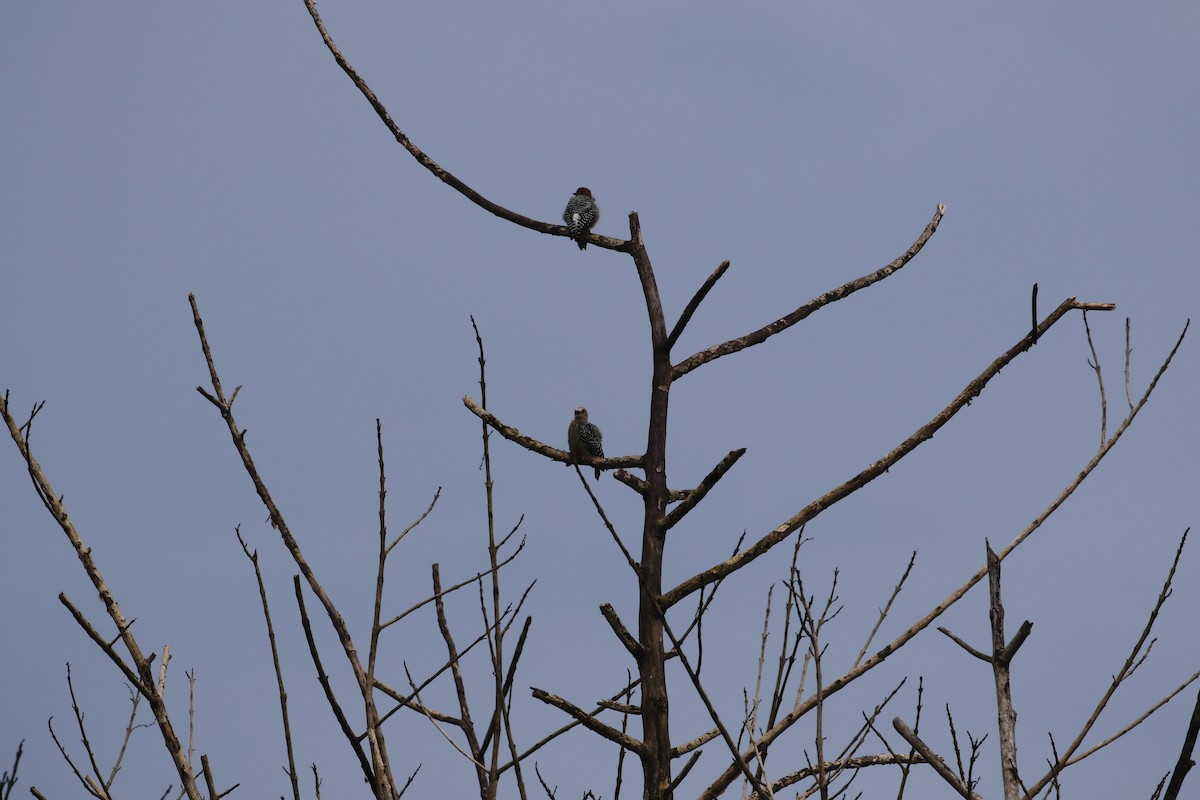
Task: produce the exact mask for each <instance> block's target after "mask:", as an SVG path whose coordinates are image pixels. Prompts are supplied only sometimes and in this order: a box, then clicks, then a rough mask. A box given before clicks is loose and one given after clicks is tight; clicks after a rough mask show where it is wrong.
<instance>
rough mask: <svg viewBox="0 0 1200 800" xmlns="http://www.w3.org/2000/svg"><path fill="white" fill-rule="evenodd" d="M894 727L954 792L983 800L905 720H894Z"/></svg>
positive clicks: (974, 799) (969, 799)
mask: <svg viewBox="0 0 1200 800" xmlns="http://www.w3.org/2000/svg"><path fill="white" fill-rule="evenodd" d="M892 727H894V728H895V729H896V732H897V733H899V734H900V735H901V736H903V737H904V741H906V742H908V743H909V744H910V745H912V748H913V749H914V750H916V751H917V752H918V753H920V754H921V757H922V758H924V759H925V762H926V763H927V764H929V766H931V767H933V771H934V772H936V773H937V774H938V775H940V776H941V777H942V780H944V781H945V782H946V783H948V784H950V786H952V787H953V788H954V791H956V792H958V793H959V794H961V795H962V796H963V797H965V798H967V800H981V798H980V797H979V795H977V794H975V793H974V792H972V791H971V790H970V788H968V787H967V785H966V784H965V783H963V781H962V779H961V778H959V777H958V776H957V775H955V774H954V772H953V770H951V769H950V768H949V767H948V766H946V762H945V761H943V760H942V757H941V756H939V755H938V754H937V753H935V752H933V750H932V749H931V748H930V747H929V745H927V744H925V742H924V741H922V740H921V737H919V736H917V734H915V733H913V730H912V728H910V727H908V726H907V725H905V724H904V720H902V719H900V718H899V717H896V718H895V719H894V720H892Z"/></svg>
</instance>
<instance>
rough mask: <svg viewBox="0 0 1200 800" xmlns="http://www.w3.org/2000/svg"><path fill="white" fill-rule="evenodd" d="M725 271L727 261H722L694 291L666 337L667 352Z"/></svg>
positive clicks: (727, 265) (727, 264)
mask: <svg viewBox="0 0 1200 800" xmlns="http://www.w3.org/2000/svg"><path fill="white" fill-rule="evenodd" d="M727 269H729V261H722V262H721V263H720V264H718V265H717V268H716V269H714V270H713V271H712V274H711V275H709V276H708V277H707V278H705V280H704V283H703V284H702V285H701V286H700V288H699V289H697V290H696V294H694V295H692V299H691V300H689V301H688V304H687V306H686V307H685V308H684V309H683V313H682V314H680V315H679V321H678V322H676V323H675V327H674V328H672V329H671V333H670V335H669V336H667V349H668V350H670V349H671V348H672V347H674V346H675V342H677V341H679V337H680V335H682V334H683V329H684V328H686V327H687V324H688V323H689V322H691V320H692V315H693V314H695V313H696V309H697V308H699V307H700V304H701V303H702V302H704V298H705V297H707V296H708V293H709V292H710V291H712V288H713V287H714V286H716V285H717V281H719V280H721V276H722V275H724V274H725V270H727Z"/></svg>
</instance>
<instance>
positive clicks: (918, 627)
mask: <svg viewBox="0 0 1200 800" xmlns="http://www.w3.org/2000/svg"><path fill="white" fill-rule="evenodd" d="M1083 305H1087V306H1088V307H1089V308H1090V307H1092V306H1093V305H1095V304H1076V307H1080V306H1083ZM1060 309H1061V307H1060ZM1047 321H1049V320H1047ZM1045 325H1046V323H1043V326H1045ZM1187 330H1188V326H1187V325H1185V326H1184V329H1183V331H1182V332H1181V333H1180V335H1179V338H1178V339H1177V340H1176V341H1175V345H1174V347H1172V348H1171V351H1170V353H1168V354H1167V356H1166V358H1165V359H1164V360H1163V362H1162V364H1161V365H1159V368H1158V371H1157V372H1156V373H1155V375H1154V377H1153V378H1152V379H1151V381H1150V383H1149V385H1148V386H1147V387H1146V391H1145V393H1144V394H1143V395H1142V397H1141V399H1140V400H1139V401H1138V403H1137V405H1135V406H1134V408H1133V410H1132V411H1131V412H1130V413H1129V415H1128V416H1127V417H1126V418H1125V420H1124V421H1123V422H1122V423H1121V424H1120V425H1119V426H1117V429H1116V430H1115V431H1114V432H1113V435H1112V436H1111V437H1110V438H1109V440H1108V442H1107V443H1106V444H1105V446H1104V447H1103V448H1102V449H1101V450H1100V451H1099V452H1097V453H1096V454H1095V455H1094V456H1092V458H1091V460H1090V461H1088V463H1087V464H1085V465H1084V466H1083V469H1082V470H1081V471H1080V472H1079V474H1078V475H1076V476H1075V478H1074V479H1073V480H1072V481H1071V482H1070V483H1068V484H1067V486H1066V487H1065V488H1064V489H1063V490H1062V491H1061V492H1060V493H1059V495H1058V496H1057V497H1056V498H1055V499H1054V500H1053V501H1052V502H1051V503H1050V505H1048V506H1047V507H1046V508H1045V509H1043V511H1042V512H1041V513H1040V514H1039V515H1038V516H1037V517H1036V518H1035V519H1034V520H1033V522H1031V523H1030V524H1029V525H1028V526H1026V528H1025V529H1024V530H1023V531H1021V533H1019V534H1018V535H1017V536H1016V538H1015V539H1013V540H1012V541H1011V542H1009V544H1008V546H1006V547H1005V548H1004V549H1003V550H1001V551H1000V552H999V553H998V554H997V555H998V556H999V558H1000V560H1001V561H1003V560H1004V559H1005V558H1006V557H1008V555H1009V554H1010V553H1012V551H1013V550H1015V549H1017V547H1019V546H1020V545H1021V544H1022V543H1023V542H1024V541H1025V540H1026V539H1028V538H1029V537H1030V536H1032V535H1033V533H1034V532H1035V531H1037V530H1038V529H1039V528H1040V527H1041V526H1042V524H1043V523H1044V522H1045V521H1046V520H1047V519H1049V518H1050V515H1052V514H1053V513H1054V512H1055V511H1057V510H1058V508H1059V507H1060V506H1062V504H1063V503H1065V502H1066V501H1067V498H1069V497H1070V496H1071V495H1072V494H1073V493H1074V492H1075V490H1076V489H1078V488H1079V486H1080V485H1081V484H1082V483H1083V482H1084V481H1085V480H1086V479H1087V477H1088V476H1089V475H1091V474H1092V471H1093V470H1094V469H1095V468H1096V467H1097V466H1099V464H1100V462H1101V461H1102V460H1103V459H1104V457H1105V456H1106V455H1107V454H1108V453H1109V451H1111V450H1112V448H1113V447H1114V446H1115V445H1116V443H1117V442H1118V441H1120V439H1121V437H1122V436H1124V434H1125V431H1126V430H1128V429H1129V426H1130V425H1132V424H1133V420H1134V419H1136V417H1137V415H1138V413H1139V412H1140V411H1141V410H1142V408H1144V407H1145V405H1146V403H1147V402H1148V401H1149V400H1150V396H1151V395H1152V394H1153V393H1154V389H1155V388H1156V387H1157V386H1158V381H1159V380H1160V379H1161V378H1162V376H1163V374H1164V373H1165V372H1166V371H1167V369H1168V368H1169V367H1170V365H1171V361H1172V360H1173V359H1174V357H1175V354H1176V353H1177V352H1178V351H1179V347H1180V345H1181V344H1183V339H1184V337H1185V336H1186V335H1187ZM985 575H987V567H986V566H985V567H983V568H981V569H979V570H978V571H977V572H976V573H975V574H974V575H972V576H971V577H970V578H969V579H967V581H966V582H965V583H963V584H962V585H961V586H959V587H958V588H957V589H955V590H954V591H952V592H951V593H950V594H949V595H948V596H947V597H946V598H945V599H944V600H942V601H941V602H940V603H938V604H937V605H936V606H934V608H933V609H932V610H931V611H929V613H927V614H926V615H925V616H924V617H922V618H921V619H919V620H917V621H916V622H914V623H913V624H912V625H911V626H910V627H909V628H908V629H907V630H905V631H904V632H902V633H901V634H900V635H899V636H897V637H896V638H895V639H893V640H892V641H891V642H890V643H889V644H887V645H885V646H884V647H883V648H882V649H880V650H879V651H877V652H876V653H875V654H874V655H872V656H871V657H869V658H868V659H867V660H866V661H864V662H862V663H861V664H859V665H858V666H856V667H854V668H852V669H850V670H849V671H847V672H846V673H845V674H844V675H842V676H841V677H840V678H837V679H835V680H833V681H831V682H830V683H829V685H828V686H826V687H825V697H826V698H828V697H830V696H832V695H833V694H835V693H836V692H838V691H840V690H841V689H843V688H845V687H846V686H848V685H850V684H851V683H853V682H854V681H855V680H857V679H858V678H860V677H862V676H863V675H865V674H866V673H868V672H870V671H871V670H872V669H874V668H875V667H877V666H879V665H880V664H882V663H883V662H884V661H885V660H887V658H888V657H889V656H891V654H892V653H895V652H896V651H897V650H899V649H900V648H902V647H903V646H904V645H906V644H907V643H908V642H909V641H911V640H912V638H913V637H914V636H916V635H917V634H918V633H920V632H921V631H922V630H924V629H925V628H927V627H928V626H929V625H930V624H932V623H933V621H934V620H936V619H937V618H938V617H940V616H941V615H942V614H944V613H945V612H946V610H947V609H948V608H950V607H951V606H952V605H954V604H955V603H957V602H958V601H959V600H960V599H962V597H963V596H964V595H965V594H966V593H967V592H968V591H970V589H971V588H972V587H974V586H975V585H976V584H977V583H978V582H979V581H980V580H982V579H983V577H984V576H985ZM815 705H816V699H815V698H814V697H811V696H810V697H808V698H806V699H805V700H803V701H798V702H797V703H796V705H795V707H794V708H793V709H792V711H790V712H789V713H788V714H786V715H784V716H783V717H782V718H781V719H780V720H779V722H778V723H776V724H775V725H773V726H772V727H771V728H770V729H768V730H767V731H766V732H765V733H764V734H763V735H762V736H760V737H759V745H760V746H762V745H764V744H766V745H769V744H770V743H771V742H772V741H774V740H775V739H776V738H778V737H779V736H781V735H782V734H783V733H784V732H785V731H787V730H788V729H789V728H790V727H791V726H792V725H794V724H795V723H796V722H797V721H798V720H799V719H800V718H801V717H803V716H804V715H805V714H807V713H808V712H809V711H811V710H812V708H813V707H814V706H815ZM739 774H740V770H739V769H738V767H737V765H733V764H731V765H730V766H728V767H726V768H725V770H724V771H723V772H722V773H721V774H720V776H718V777H717V778H716V779H715V780H714V781H713V782H712V783H711V784H709V786H708V788H706V789H705V790H704V791H703V792H702V793H701V794H700V795H699V797H700V798H701V800H715V798H716V797H717V796H719V795H720V794H721V793H722V792H723V791H724V790H725V788H726V787H728V786H729V784H730V783H731V782H732V781H733V780H734V779H735V778H736V777H737V776H738V775H739ZM1035 793H1036V792H1035Z"/></svg>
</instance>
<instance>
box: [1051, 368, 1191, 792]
mask: <svg viewBox="0 0 1200 800" xmlns="http://www.w3.org/2000/svg"><path fill="white" fill-rule="evenodd" d="M1176 346H1177V347H1178V345H1176ZM1160 374H1161V373H1160ZM1142 402H1145V399H1144V398H1143V400H1142ZM1138 405H1139V407H1140V406H1141V403H1139V404H1138ZM1190 530H1191V529H1190V528H1189V529H1188V530H1185V531H1184V532H1183V536H1181V537H1180V539H1179V546H1178V547H1177V548H1176V550H1175V558H1174V559H1173V560H1172V561H1171V568H1170V569H1169V570H1168V571H1167V577H1166V579H1165V580H1164V581H1163V586H1162V590H1161V591H1160V592H1159V594H1158V598H1157V599H1156V600H1155V603H1154V607H1153V608H1152V609H1151V610H1150V616H1149V619H1147V620H1146V625H1145V627H1143V628H1142V633H1141V635H1140V636H1138V639H1137V641H1136V642H1134V645H1133V647H1132V648H1130V651H1129V656H1128V657H1127V658H1126V659H1125V663H1124V664H1122V665H1121V669H1120V670H1118V671H1117V673H1116V674H1115V675H1113V677H1112V681H1111V682H1110V683H1109V686H1108V689H1107V690H1106V691H1105V692H1104V694H1103V696H1101V698H1100V700H1099V701H1097V703H1096V706H1095V708H1094V709H1093V710H1092V713H1091V716H1089V717H1088V719H1087V721H1086V722H1085V723H1084V724H1083V727H1082V728H1081V729H1080V730H1079V733H1078V735H1076V737H1075V739H1074V740H1073V741H1072V742H1071V744H1070V745H1068V746H1067V749H1066V750H1064V751H1063V754H1062V757H1061V758H1060V759H1059V761H1058V762H1057V763H1056V764H1054V765H1053V766H1052V767H1051V768H1050V770H1049V772H1047V773H1046V775H1045V776H1044V777H1042V778H1041V779H1040V780H1038V781H1037V782H1036V783H1035V784H1034V785H1033V786H1032V787H1031V789H1030V793H1031V794H1037V793H1038V792H1040V791H1041V790H1042V789H1044V788H1045V787H1046V785H1047V784H1048V783H1049V782H1050V781H1051V780H1053V779H1054V778H1055V777H1056V776H1057V775H1058V774H1059V773H1060V772H1062V771H1063V770H1064V769H1066V768H1067V767H1069V766H1071V765H1072V764H1077V763H1079V762H1080V761H1082V760H1083V759H1085V758H1087V757H1088V756H1090V755H1091V754H1092V753H1095V752H1096V751H1097V750H1099V749H1101V748H1102V747H1105V746H1106V745H1108V744H1110V743H1111V742H1113V741H1115V740H1116V739H1118V738H1120V737H1121V736H1123V735H1124V734H1125V733H1127V732H1128V731H1130V730H1132V729H1133V728H1134V727H1136V726H1137V725H1139V724H1140V723H1141V722H1142V721H1143V720H1145V719H1147V718H1148V717H1149V716H1150V714H1152V713H1153V712H1154V711H1155V710H1157V709H1158V708H1160V707H1161V706H1163V705H1164V704H1165V703H1166V702H1167V701H1168V700H1170V699H1171V697H1174V696H1175V695H1176V694H1178V693H1179V692H1181V691H1183V689H1184V688H1185V687H1186V686H1187V685H1188V684H1190V683H1191V682H1192V681H1194V680H1196V679H1197V678H1198V677H1200V672H1197V673H1195V674H1194V675H1192V677H1191V678H1189V679H1188V680H1187V681H1185V682H1184V683H1183V684H1182V685H1181V686H1180V687H1179V688H1177V689H1176V690H1175V691H1174V692H1172V693H1171V694H1170V695H1168V696H1167V697H1166V698H1164V699H1163V700H1161V701H1160V702H1159V703H1158V704H1157V705H1155V706H1154V707H1153V708H1151V709H1150V710H1149V711H1147V712H1146V713H1145V714H1143V715H1142V716H1141V717H1139V718H1138V719H1137V720H1135V721H1134V722H1133V723H1132V724H1131V725H1129V726H1127V727H1126V728H1124V729H1123V730H1121V731H1120V732H1118V733H1117V734H1116V735H1115V736H1112V737H1110V738H1109V739H1107V740H1105V741H1103V742H1101V743H1100V744H1098V745H1096V746H1095V747H1093V748H1091V749H1090V750H1088V751H1086V752H1084V753H1081V754H1079V755H1078V756H1076V755H1075V753H1076V751H1078V750H1079V748H1080V747H1081V746H1082V745H1083V740H1084V739H1085V738H1086V737H1087V735H1088V733H1090V732H1091V730H1092V727H1093V726H1095V724H1096V722H1097V720H1099V718H1100V714H1101V713H1103V711H1104V709H1105V708H1106V707H1107V706H1108V703H1109V701H1110V700H1111V699H1112V697H1113V695H1114V694H1116V691H1117V689H1118V688H1119V687H1120V686H1121V684H1122V683H1124V682H1125V680H1126V679H1127V678H1129V676H1130V675H1132V674H1133V671H1134V670H1135V669H1137V666H1138V664H1140V663H1141V661H1142V659H1144V658H1145V656H1144V655H1143V654H1142V648H1143V647H1147V650H1148V646H1147V644H1146V642H1147V640H1148V639H1149V638H1150V633H1151V631H1152V630H1153V629H1154V623H1155V622H1156V621H1157V620H1158V614H1159V612H1160V611H1161V610H1162V607H1163V605H1165V604H1166V602H1167V598H1168V597H1170V596H1171V584H1172V583H1173V582H1174V580H1175V571H1176V569H1177V568H1178V567H1179V560H1180V558H1181V557H1182V556H1183V548H1184V545H1186V544H1187V537H1188V532H1189V531H1190ZM1152 645H1153V642H1150V646H1152Z"/></svg>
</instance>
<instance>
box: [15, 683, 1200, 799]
mask: <svg viewBox="0 0 1200 800" xmlns="http://www.w3.org/2000/svg"><path fill="white" fill-rule="evenodd" d="M1197 733H1200V692H1198V693H1197V694H1196V705H1194V706H1192V718H1191V720H1190V721H1189V722H1188V726H1187V732H1186V733H1184V735H1183V746H1182V747H1181V748H1180V749H1179V760H1178V761H1176V762H1175V769H1174V770H1173V771H1172V772H1171V782H1170V783H1168V784H1167V793H1166V794H1165V795H1163V800H1177V798H1178V797H1179V792H1180V791H1181V790H1182V789H1183V779H1184V778H1185V777H1187V774H1188V771H1189V770H1190V769H1191V768H1192V767H1194V766H1196V762H1195V761H1193V760H1192V753H1193V752H1195V749H1196V735H1197ZM20 758H21V751H20V750H19V749H18V750H17V759H18V760H19V759H20ZM16 774H17V768H16V766H15V765H14V766H13V775H14V776H16Z"/></svg>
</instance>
